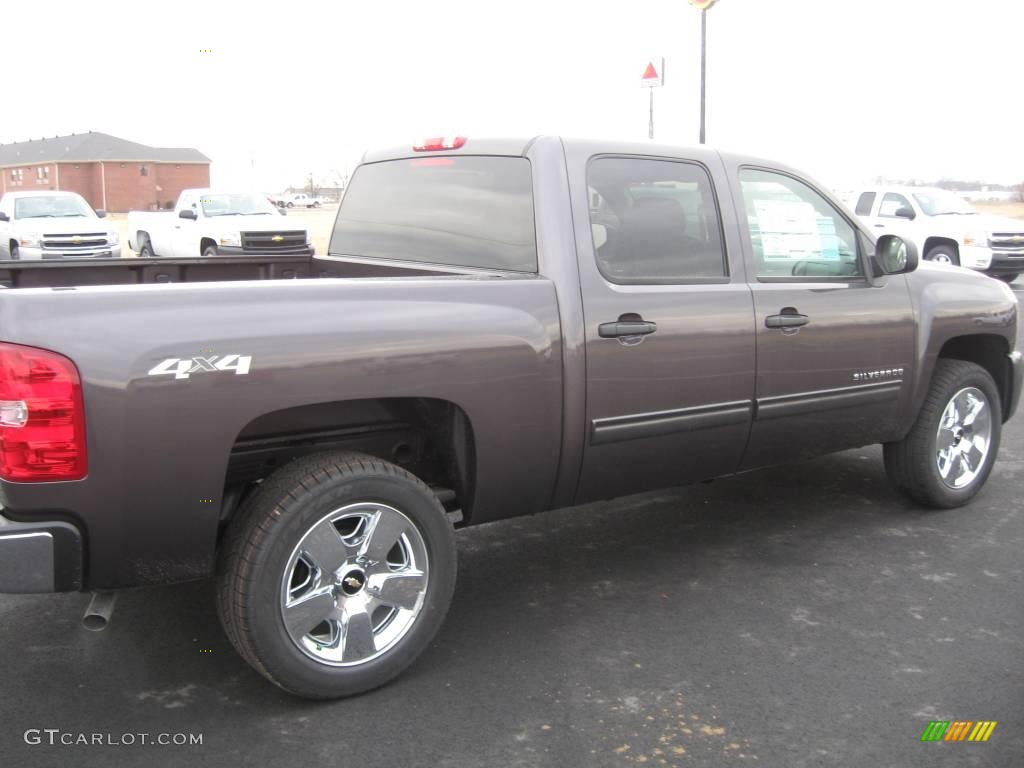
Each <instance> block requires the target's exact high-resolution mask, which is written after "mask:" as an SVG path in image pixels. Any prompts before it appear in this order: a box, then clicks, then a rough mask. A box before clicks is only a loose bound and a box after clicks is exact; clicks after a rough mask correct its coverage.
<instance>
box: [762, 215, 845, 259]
mask: <svg viewBox="0 0 1024 768" xmlns="http://www.w3.org/2000/svg"><path fill="white" fill-rule="evenodd" d="M754 209H755V210H756V212H757V228H758V230H759V231H760V233H761V245H762V247H763V249H764V259H765V260H766V261H773V260H774V261H792V260H799V259H808V258H820V257H822V256H824V257H826V258H839V248H838V238H837V237H836V230H835V222H834V221H832V219H831V218H828V217H819V216H818V214H817V211H815V210H814V206H813V205H811V204H810V203H805V202H801V201H790V200H754ZM825 243H828V247H825Z"/></svg>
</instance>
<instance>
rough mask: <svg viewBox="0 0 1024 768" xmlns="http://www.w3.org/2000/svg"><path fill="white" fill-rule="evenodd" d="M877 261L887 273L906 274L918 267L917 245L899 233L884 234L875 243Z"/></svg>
mask: <svg viewBox="0 0 1024 768" xmlns="http://www.w3.org/2000/svg"><path fill="white" fill-rule="evenodd" d="M874 260H875V262H876V263H877V265H878V267H879V268H880V269H881V271H882V273H883V274H886V275H905V274H906V273H907V272H913V271H914V270H915V269H917V265H918V261H919V256H918V253H917V246H916V245H914V244H913V243H911V242H909V241H907V240H904V239H903V238H902V237H899V236H898V235H882V236H881V237H880V238H878V242H877V243H876V244H875V259H874Z"/></svg>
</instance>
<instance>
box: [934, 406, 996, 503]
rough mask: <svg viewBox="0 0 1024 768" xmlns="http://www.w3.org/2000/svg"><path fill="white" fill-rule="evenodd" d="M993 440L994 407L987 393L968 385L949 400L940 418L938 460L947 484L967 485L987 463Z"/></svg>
mask: <svg viewBox="0 0 1024 768" xmlns="http://www.w3.org/2000/svg"><path fill="white" fill-rule="evenodd" d="M991 441H992V409H991V408H990V407H989V403H988V398H987V397H986V396H985V393H984V392H982V391H981V390H980V389H978V388H977V387H965V388H964V389H961V390H960V391H959V392H957V393H956V394H955V395H953V397H952V398H951V399H950V401H949V403H948V404H947V405H946V408H945V410H944V411H943V412H942V418H941V419H940V420H939V429H938V431H937V433H936V440H935V462H936V466H937V467H938V470H939V477H940V478H942V482H943V483H945V484H946V485H947V486H948V487H950V488H954V489H959V488H966V487H967V486H968V485H970V484H971V483H973V482H974V480H975V478H976V477H978V475H979V474H980V473H981V471H982V469H983V468H984V466H985V459H986V458H988V452H989V447H990V445H991Z"/></svg>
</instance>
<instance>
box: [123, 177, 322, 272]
mask: <svg viewBox="0 0 1024 768" xmlns="http://www.w3.org/2000/svg"><path fill="white" fill-rule="evenodd" d="M282 217H283V213H282V212H281V211H279V210H278V209H277V208H275V207H274V206H273V205H272V204H271V203H270V201H269V200H267V198H266V196H264V195H262V194H259V193H255V192H230V191H227V192H226V191H220V190H212V189H186V190H184V191H183V192H182V193H181V195H180V197H178V203H177V205H175V206H174V210H173V211H168V212H165V213H150V212H147V211H132V212H131V213H129V214H128V233H129V234H128V245H129V247H130V248H131V249H132V250H134V251H135V252H137V253H138V254H139V256H144V257H152V256H164V257H177V258H183V257H194V256H207V257H209V256H244V255H249V254H263V253H298V254H308V255H310V256H312V255H313V247H312V245H311V243H310V239H309V232H308V231H307V230H306V229H305V228H304V227H289V226H288V225H287V220H286V219H283V218H282Z"/></svg>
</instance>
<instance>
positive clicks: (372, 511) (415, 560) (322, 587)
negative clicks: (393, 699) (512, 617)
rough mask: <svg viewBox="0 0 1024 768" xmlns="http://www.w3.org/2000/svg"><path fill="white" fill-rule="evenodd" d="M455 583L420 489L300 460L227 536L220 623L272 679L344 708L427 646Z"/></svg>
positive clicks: (433, 513)
mask: <svg viewBox="0 0 1024 768" xmlns="http://www.w3.org/2000/svg"><path fill="white" fill-rule="evenodd" d="M392 542H394V543H393V544H392ZM381 553H383V554H381ZM455 572H456V549H455V536H454V532H453V530H452V526H451V524H450V523H449V521H448V519H447V516H446V515H445V512H444V509H443V508H442V506H441V504H440V502H439V501H438V499H437V497H436V496H435V495H434V494H433V493H432V492H431V490H430V489H429V488H428V487H427V486H426V485H425V484H424V483H423V482H422V481H420V480H419V479H418V478H416V477H414V476H413V475H411V474H410V473H408V472H406V471H405V470H404V469H401V468H399V467H397V466H395V465H394V464H391V463H389V462H386V461H382V460H380V459H377V458H373V457H371V456H366V455H363V454H358V453H327V454H319V455H313V456H306V457H303V458H300V459H297V460H295V461H293V462H292V463H290V464H288V465H286V466H284V467H282V468H281V469H280V470H278V471H277V472H275V473H274V474H273V475H271V476H270V477H269V478H267V479H266V480H264V481H263V482H262V483H261V484H260V485H259V487H258V489H257V490H256V491H255V492H254V493H253V495H252V496H251V497H250V498H249V499H248V500H247V501H246V502H245V504H244V506H243V508H242V509H241V510H240V511H239V512H238V514H237V515H236V517H235V519H234V520H233V521H232V522H231V524H230V525H229V527H228V531H227V533H226V536H225V541H224V544H223V548H222V552H221V558H220V563H219V567H218V589H217V604H218V612H219V614H220V619H221V623H222V624H223V626H224V631H225V633H226V634H227V636H228V639H230V640H231V643H232V644H233V645H234V646H235V648H236V650H237V651H238V652H239V653H240V654H241V655H242V657H243V658H244V659H245V660H246V661H247V662H249V664H251V665H252V666H253V668H254V669H256V670H257V671H258V672H260V673H261V674H262V675H264V676H265V677H266V678H267V679H268V680H270V681H271V682H273V683H274V684H276V685H278V686H279V687H281V688H283V689H284V690H286V691H289V692H290V693H293V694H295V695H297V696H303V697H306V698H310V699H332V698H339V697H342V696H350V695H353V694H357V693H362V692H364V691H368V690H371V689H373V688H377V687H378V686H381V685H383V684H384V683H386V682H388V681H389V680H391V679H392V678H394V677H395V676H397V675H398V674H399V673H401V672H402V671H403V670H404V669H405V668H406V667H408V666H409V665H410V664H411V663H412V662H413V661H414V660H415V659H416V657H417V656H418V655H419V654H420V653H421V652H422V651H423V650H424V649H425V648H426V647H427V645H429V644H430V642H431V640H432V639H433V637H434V635H435V634H436V633H437V630H438V629H439V628H440V626H441V623H442V622H443V620H444V616H445V614H446V613H447V611H448V606H449V604H450V602H451V598H452V594H453V592H454V588H455ZM321 614H323V617H322V618H321ZM318 620H319V621H318ZM307 625H309V626H308V627H307Z"/></svg>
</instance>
